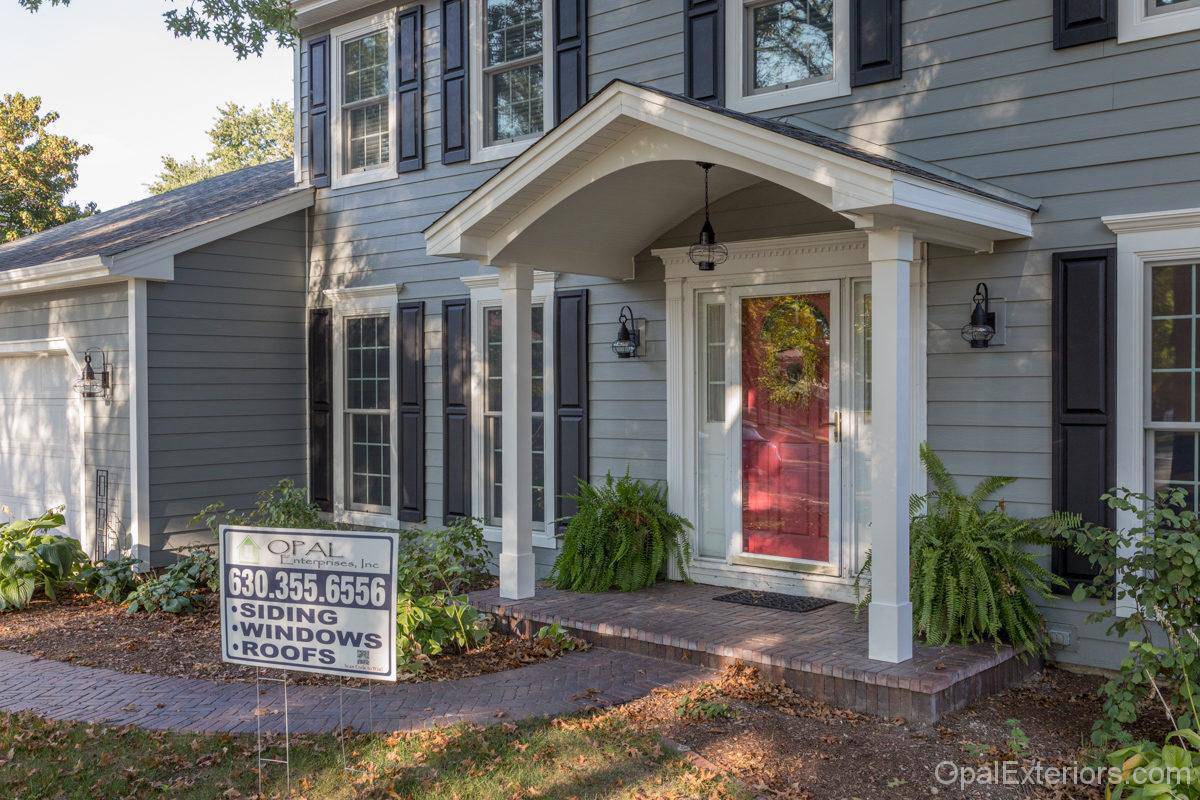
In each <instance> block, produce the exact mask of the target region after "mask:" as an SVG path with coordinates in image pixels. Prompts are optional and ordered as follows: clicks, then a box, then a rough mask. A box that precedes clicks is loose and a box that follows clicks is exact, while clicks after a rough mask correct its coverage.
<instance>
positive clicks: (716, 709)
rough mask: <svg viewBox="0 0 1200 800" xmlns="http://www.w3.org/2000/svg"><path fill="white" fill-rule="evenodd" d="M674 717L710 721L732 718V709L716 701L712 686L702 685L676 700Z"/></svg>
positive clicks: (715, 691)
mask: <svg viewBox="0 0 1200 800" xmlns="http://www.w3.org/2000/svg"><path fill="white" fill-rule="evenodd" d="M675 716H677V717H682V718H684V719H696V720H708V721H712V720H717V719H728V718H729V717H732V716H733V709H732V708H730V707H729V704H728V703H725V702H722V701H720V700H718V699H717V690H716V688H715V687H713V686H712V684H708V683H702V684H699V685H698V686H697V687H696V688H695V689H693V690H692V691H690V692H685V693H683V694H681V695H679V697H678V698H676V700H675Z"/></svg>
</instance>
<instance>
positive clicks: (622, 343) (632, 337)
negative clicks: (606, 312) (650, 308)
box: [612, 306, 642, 358]
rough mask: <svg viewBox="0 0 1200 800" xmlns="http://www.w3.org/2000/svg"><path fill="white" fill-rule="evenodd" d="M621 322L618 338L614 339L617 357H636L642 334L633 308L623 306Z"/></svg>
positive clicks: (613, 344)
mask: <svg viewBox="0 0 1200 800" xmlns="http://www.w3.org/2000/svg"><path fill="white" fill-rule="evenodd" d="M619 322H620V323H621V330H619V331H617V338H616V339H614V340H613V343H612V349H613V352H614V353H616V354H617V358H634V357H635V356H637V352H638V347H640V346H641V344H642V335H641V334H640V333H638V328H637V320H635V319H634V318H633V310H632V309H631V308H630V307H629V306H621V316H620V318H619Z"/></svg>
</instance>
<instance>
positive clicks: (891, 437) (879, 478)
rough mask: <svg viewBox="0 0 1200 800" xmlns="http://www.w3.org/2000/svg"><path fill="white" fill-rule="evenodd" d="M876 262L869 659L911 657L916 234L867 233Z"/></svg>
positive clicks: (873, 266)
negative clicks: (910, 524)
mask: <svg viewBox="0 0 1200 800" xmlns="http://www.w3.org/2000/svg"><path fill="white" fill-rule="evenodd" d="M867 251H868V255H869V258H870V259H871V298H872V302H871V428H872V430H871V440H872V444H873V452H872V453H871V606H870V609H869V621H868V634H869V645H868V656H869V657H870V658H872V659H875V660H877V661H890V662H892V663H899V662H901V661H907V660H909V659H910V658H912V646H913V637H912V603H911V602H910V600H909V593H908V580H909V571H908V497H909V492H910V486H911V481H912V476H911V474H910V470H911V468H912V467H911V465H912V463H913V449H914V444H913V436H912V394H911V391H912V387H911V383H910V377H909V370H910V369H911V364H912V358H911V353H910V350H911V347H912V334H911V330H910V328H909V321H910V316H911V304H910V297H909V272H910V270H911V267H912V260H913V235H912V233H911V232H910V231H904V230H898V229H870V230H868V231H867Z"/></svg>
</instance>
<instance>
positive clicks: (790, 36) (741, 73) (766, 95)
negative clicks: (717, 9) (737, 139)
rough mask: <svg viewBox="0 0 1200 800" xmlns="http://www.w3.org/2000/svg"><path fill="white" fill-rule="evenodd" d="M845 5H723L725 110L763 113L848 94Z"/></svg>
mask: <svg viewBox="0 0 1200 800" xmlns="http://www.w3.org/2000/svg"><path fill="white" fill-rule="evenodd" d="M847 2H848V0H765V2H764V0H733V1H732V2H728V3H726V13H727V14H728V15H729V16H728V18H727V19H726V25H725V29H726V49H727V52H728V53H729V54H730V57H728V58H727V59H726V76H725V86H726V93H727V95H728V97H727V103H728V105H729V106H730V107H731V108H735V109H738V110H740V111H751V112H753V111H765V110H768V109H774V108H782V107H784V106H788V105H795V104H798V103H809V102H812V101H814V100H822V99H826V98H829V97H837V96H839V95H845V94H849V93H850V69H849V51H848V47H849V38H848V25H849V20H848V16H849V8H848V5H847Z"/></svg>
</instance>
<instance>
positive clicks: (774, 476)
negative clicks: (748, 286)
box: [741, 292, 832, 561]
mask: <svg viewBox="0 0 1200 800" xmlns="http://www.w3.org/2000/svg"><path fill="white" fill-rule="evenodd" d="M830 300H831V295H830V293H828V292H811V293H804V294H787V295H779V296H774V297H746V298H743V299H742V301H741V303H742V308H741V312H742V313H741V316H742V320H741V338H742V347H741V351H742V364H741V373H742V374H741V383H742V398H741V399H742V419H741V429H742V442H741V447H742V475H741V480H742V552H743V553H745V554H747V555H761V556H773V557H779V558H796V559H804V560H811V561H829V560H830V551H829V529H830V524H829V523H830V518H829V517H830V502H829V501H830V498H829V486H830V476H829V470H830V434H831V427H830V424H829V420H830V345H831V324H830V323H831V320H832V315H831V302H830Z"/></svg>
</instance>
